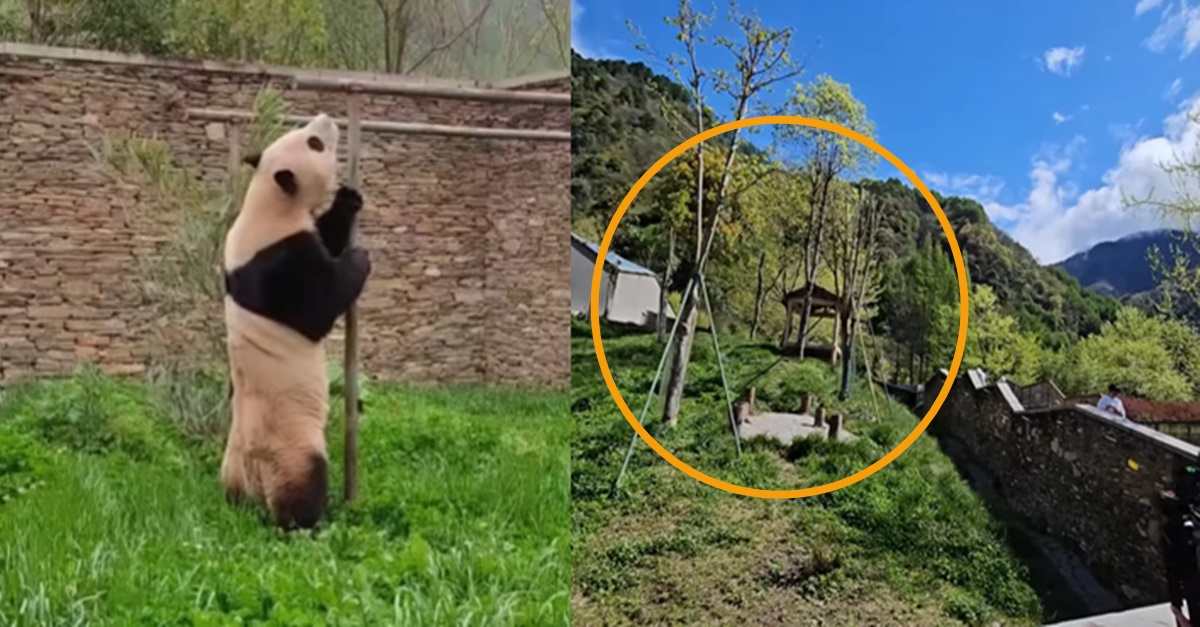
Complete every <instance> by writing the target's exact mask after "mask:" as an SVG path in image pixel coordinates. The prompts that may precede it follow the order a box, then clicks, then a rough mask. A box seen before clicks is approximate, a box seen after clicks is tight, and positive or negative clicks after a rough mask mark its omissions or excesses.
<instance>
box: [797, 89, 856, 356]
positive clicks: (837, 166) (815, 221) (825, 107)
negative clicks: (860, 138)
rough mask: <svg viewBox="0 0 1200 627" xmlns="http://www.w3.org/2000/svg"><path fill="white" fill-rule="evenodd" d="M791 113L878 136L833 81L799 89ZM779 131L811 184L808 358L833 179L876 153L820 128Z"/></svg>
mask: <svg viewBox="0 0 1200 627" xmlns="http://www.w3.org/2000/svg"><path fill="white" fill-rule="evenodd" d="M786 110H787V112H788V113H790V114H792V115H798V116H802V117H806V118H816V119H818V120H824V121H826V122H834V123H836V124H839V125H841V126H843V127H845V128H848V129H851V130H854V131H858V132H859V133H862V134H863V135H866V136H868V137H870V136H872V135H873V134H874V125H873V124H872V123H871V121H870V120H869V119H867V108H866V105H864V104H863V103H861V102H859V101H858V100H857V99H855V98H854V95H853V94H852V93H851V91H850V86H849V85H846V84H844V83H839V82H837V81H835V80H833V79H832V78H830V77H828V76H819V77H817V80H816V81H815V82H814V83H812V84H811V85H797V86H796V90H795V93H794V94H793V95H792V97H791V98H790V99H789V101H788V104H787V109H786ZM775 132H776V137H777V138H778V140H779V142H780V143H781V144H782V145H784V146H786V147H791V148H793V149H798V151H799V155H798V156H799V157H800V158H801V159H803V162H804V164H805V171H806V173H807V175H808V177H809V179H810V183H811V188H810V190H809V202H808V211H809V216H808V225H809V228H808V231H807V232H806V233H805V236H804V278H805V282H806V285H807V288H806V289H807V291H806V293H805V295H804V302H803V305H802V307H801V310H800V340H799V349H800V355H801V356H803V355H804V350H805V348H806V346H807V341H808V326H809V323H810V322H811V318H812V290H813V289H814V288H815V287H816V279H817V272H818V271H819V269H820V263H821V248H822V238H823V237H824V235H825V226H826V225H825V222H826V215H827V213H828V211H829V206H830V204H831V200H832V198H831V193H830V188H831V186H832V184H833V181H834V180H836V179H838V178H839V177H842V176H845V175H849V174H853V173H855V172H856V171H858V170H859V169H860V168H862V167H864V166H866V165H868V164H869V163H871V162H872V161H873V160H874V153H873V152H872V151H871V150H870V149H868V148H867V147H866V146H864V145H862V144H860V143H859V142H857V141H855V140H853V139H850V138H848V137H844V136H842V135H839V134H837V133H832V132H829V131H825V130H822V129H818V128H812V127H807V126H798V125H780V126H779V127H778V128H777V129H776V131H775Z"/></svg>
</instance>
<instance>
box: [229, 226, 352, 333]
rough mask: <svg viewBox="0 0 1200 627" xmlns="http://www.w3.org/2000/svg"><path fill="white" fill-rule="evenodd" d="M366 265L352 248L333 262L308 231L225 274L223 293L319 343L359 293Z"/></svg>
mask: <svg viewBox="0 0 1200 627" xmlns="http://www.w3.org/2000/svg"><path fill="white" fill-rule="evenodd" d="M370 272H371V262H370V258H369V257H368V255H367V252H366V251H365V250H363V249H361V248H352V249H350V250H349V251H348V252H347V254H345V255H343V256H341V257H340V258H334V257H333V256H332V255H330V254H329V251H327V250H326V249H325V247H324V246H323V244H322V242H321V240H320V239H319V237H318V235H317V234H316V233H313V232H302V233H296V234H295V235H292V236H290V237H287V238H285V239H283V240H280V241H279V242H276V243H275V244H273V245H272V246H270V247H268V248H266V249H263V250H262V251H260V252H259V253H258V254H257V255H255V256H254V258H253V259H251V260H250V261H249V262H248V263H246V264H245V265H243V266H242V267H240V268H238V269H236V270H235V271H234V272H232V273H230V274H229V278H228V280H227V284H228V285H229V294H230V296H231V297H232V298H233V300H234V302H236V303H237V304H238V305H240V306H241V307H243V308H245V309H247V310H249V311H252V312H254V313H257V314H259V315H261V316H263V317H265V318H267V319H269V320H272V321H274V322H277V323H279V324H281V325H283V326H285V327H288V328H290V329H292V330H294V331H296V332H298V333H300V334H301V335H303V336H304V337H306V338H308V339H309V340H312V341H313V342H319V341H320V340H322V339H324V338H325V337H326V336H327V335H329V332H330V331H332V330H333V325H334V323H336V322H337V319H338V317H339V316H341V315H342V314H344V313H346V311H347V310H348V309H349V308H350V305H352V304H353V303H354V301H355V300H357V299H358V297H359V295H361V294H362V290H363V287H364V286H365V285H366V281H367V276H368V275H369V274H370Z"/></svg>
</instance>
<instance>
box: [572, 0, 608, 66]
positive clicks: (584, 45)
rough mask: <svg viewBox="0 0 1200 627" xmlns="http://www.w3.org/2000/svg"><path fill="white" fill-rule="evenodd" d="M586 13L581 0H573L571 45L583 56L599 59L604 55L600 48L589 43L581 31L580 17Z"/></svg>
mask: <svg viewBox="0 0 1200 627" xmlns="http://www.w3.org/2000/svg"><path fill="white" fill-rule="evenodd" d="M584 13H586V11H585V10H584V8H583V5H582V4H580V3H579V0H571V47H572V48H574V49H575V52H577V53H579V56H581V57H586V58H588V59H597V58H600V57H601V56H602V55H601V54H600V53H599V51H598V50H596V49H595V48H593V47H592V46H591V44H589V43H588V41H587V38H586V37H584V36H583V34H582V33H580V32H579V25H580V18H582V17H583V14H584Z"/></svg>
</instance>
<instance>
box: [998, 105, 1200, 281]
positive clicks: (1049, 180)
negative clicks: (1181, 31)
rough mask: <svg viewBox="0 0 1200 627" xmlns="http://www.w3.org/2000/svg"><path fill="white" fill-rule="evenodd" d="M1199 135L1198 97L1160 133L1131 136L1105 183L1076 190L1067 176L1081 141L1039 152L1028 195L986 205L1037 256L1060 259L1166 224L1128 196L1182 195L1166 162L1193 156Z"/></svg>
mask: <svg viewBox="0 0 1200 627" xmlns="http://www.w3.org/2000/svg"><path fill="white" fill-rule="evenodd" d="M1198 142H1200V98H1197V97H1192V98H1191V99H1189V100H1188V101H1187V102H1185V103H1183V104H1182V105H1181V106H1180V108H1179V110H1178V111H1177V112H1176V113H1174V114H1172V115H1171V116H1169V117H1168V118H1167V119H1166V120H1165V121H1164V123H1163V132H1162V134H1161V135H1159V136H1156V137H1146V136H1139V137H1136V138H1134V139H1130V140H1128V141H1126V143H1125V145H1124V146H1123V147H1122V148H1121V150H1120V153H1119V155H1118V157H1117V162H1116V165H1114V166H1113V167H1112V168H1110V169H1109V170H1108V171H1107V172H1105V173H1104V176H1103V177H1102V179H1101V181H1102V184H1101V185H1100V186H1098V187H1096V188H1094V189H1089V190H1087V191H1084V192H1083V193H1076V190H1075V189H1074V188H1073V186H1072V185H1071V184H1070V182H1069V180H1064V179H1065V178H1066V177H1068V176H1069V174H1070V171H1071V170H1072V166H1073V165H1075V163H1076V162H1077V161H1078V148H1079V147H1081V146H1082V144H1081V143H1076V144H1075V145H1072V144H1068V145H1067V146H1065V147H1062V148H1058V149H1055V148H1054V147H1051V149H1050V150H1046V151H1043V153H1042V154H1039V155H1038V156H1037V157H1035V158H1034V160H1033V167H1032V169H1031V170H1030V173H1029V178H1030V182H1031V188H1030V191H1029V194H1028V196H1027V197H1026V198H1025V199H1024V200H1022V201H1021V202H1019V203H1016V204H1011V205H1009V204H1000V203H986V204H985V205H984V206H985V208H986V209H987V210H988V213H989V214H990V215H993V216H995V217H996V219H1000V220H1008V221H1010V222H1011V227H1010V228H1008V229H1006V230H1008V231H1009V233H1010V234H1011V235H1012V236H1013V237H1014V238H1015V239H1016V240H1017V241H1019V242H1021V244H1022V245H1024V246H1025V247H1026V248H1028V249H1029V250H1030V252H1032V253H1033V254H1034V256H1035V257H1037V258H1038V260H1039V261H1042V262H1054V261H1059V260H1061V259H1064V258H1066V257H1068V256H1070V255H1071V254H1073V253H1076V252H1078V251H1080V250H1083V249H1085V248H1087V247H1089V246H1093V245H1095V244H1097V243H1100V242H1103V241H1107V240H1112V239H1116V238H1119V237H1123V236H1125V235H1129V234H1131V233H1135V232H1137V231H1142V230H1146V229H1150V228H1156V227H1159V226H1162V225H1163V223H1162V220H1161V219H1160V217H1159V216H1157V215H1155V214H1153V213H1152V212H1150V211H1148V210H1139V209H1129V208H1127V207H1126V206H1125V203H1124V198H1146V197H1153V198H1154V199H1156V200H1170V199H1173V198H1177V197H1178V190H1177V189H1175V188H1174V187H1173V186H1172V181H1171V179H1170V178H1169V177H1168V175H1167V174H1166V173H1165V172H1164V171H1163V170H1162V165H1163V164H1170V163H1178V162H1179V160H1190V159H1192V158H1195V157H1196V156H1197V146H1198ZM1001 216H1008V217H1007V218H1005V217H1001Z"/></svg>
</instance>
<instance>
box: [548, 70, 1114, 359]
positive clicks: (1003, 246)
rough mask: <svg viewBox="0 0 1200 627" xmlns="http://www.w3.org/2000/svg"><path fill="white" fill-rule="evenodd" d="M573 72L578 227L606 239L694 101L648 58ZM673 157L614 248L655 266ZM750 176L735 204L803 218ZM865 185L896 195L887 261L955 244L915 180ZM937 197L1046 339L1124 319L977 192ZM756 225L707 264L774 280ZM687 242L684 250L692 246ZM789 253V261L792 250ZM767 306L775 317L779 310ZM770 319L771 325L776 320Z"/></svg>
mask: <svg viewBox="0 0 1200 627" xmlns="http://www.w3.org/2000/svg"><path fill="white" fill-rule="evenodd" d="M572 76H573V78H572V107H573V108H572V134H573V135H574V138H575V139H574V143H573V146H572V149H573V154H572V157H573V160H572V173H571V176H572V220H573V225H574V226H573V228H574V229H575V230H576V232H578V233H580V234H581V235H583V236H584V237H589V238H597V237H598V236H599V234H600V233H601V232H602V231H603V228H604V226H605V225H606V224H607V222H608V220H609V219H610V218H611V216H612V214H613V212H614V210H615V209H616V208H617V206H618V205H619V204H620V202H621V200H622V198H623V197H624V196H625V194H626V193H627V192H628V190H629V187H630V186H631V185H632V183H633V182H634V181H635V180H636V179H637V178H638V177H639V176H640V175H641V174H642V173H643V172H644V171H645V170H646V169H647V168H648V167H649V166H650V165H652V164H653V163H654V162H655V161H656V160H657V159H658V158H660V157H661V156H662V155H663V154H664V153H666V152H667V151H668V150H669V149H670V148H671V147H673V146H675V145H677V144H678V143H679V142H681V141H683V140H684V139H686V138H687V137H688V136H689V135H690V133H689V132H687V130H686V129H688V128H693V127H694V122H693V121H691V119H690V118H689V116H691V115H693V114H691V113H689V111H690V110H691V109H690V106H691V105H690V103H691V99H690V98H689V95H688V91H687V90H686V89H685V88H684V87H683V86H681V85H679V84H677V83H675V82H674V81H673V80H671V79H669V78H667V77H664V76H661V75H657V74H655V73H654V72H653V71H651V70H650V69H649V68H648V67H646V66H645V65H643V64H641V63H626V62H624V61H617V60H600V61H596V60H589V59H584V58H581V57H579V56H573V58H572ZM679 161H682V160H679ZM742 163H747V164H749V165H748V166H747V169H748V170H754V169H755V167H758V168H760V169H761V168H764V167H769V164H770V160H769V159H768V158H767V157H766V156H765V155H764V154H761V153H759V152H757V151H756V152H755V153H754V154H750V155H747V158H746V159H745V160H744V161H743V162H742ZM675 165H677V167H676V168H674V170H675V171H676V173H674V174H673V173H672V172H671V171H667V170H664V172H663V173H661V174H660V175H658V176H656V177H655V179H654V180H652V181H651V184H650V185H649V186H648V188H647V190H646V191H644V192H642V194H641V195H640V196H639V198H638V200H637V202H635V204H634V206H633V207H631V209H630V211H629V213H627V214H626V216H625V218H624V219H623V220H622V223H621V229H620V230H619V231H618V234H617V237H616V239H615V240H614V247H615V248H616V249H617V250H619V251H620V252H621V254H623V255H626V256H628V257H630V258H632V259H634V260H636V261H637V262H639V263H642V264H644V265H647V266H648V267H651V268H654V269H656V270H662V269H663V268H664V267H665V264H666V260H667V256H668V255H667V252H668V251H667V250H666V249H665V248H664V241H665V240H666V239H667V238H664V237H662V233H663V231H664V226H663V224H662V220H663V218H662V216H663V213H664V212H662V211H659V210H658V207H661V205H662V204H663V203H679V202H682V201H683V198H682V197H681V196H680V194H679V193H676V192H678V189H677V186H672V184H671V177H672V176H675V177H677V178H678V177H679V176H682V175H681V174H679V173H678V171H680V170H687V169H688V168H689V167H690V166H689V165H688V164H686V163H677V164H675ZM714 166H717V167H714V168H710V169H708V170H714V171H719V164H716V163H714ZM688 176H691V175H688ZM743 178H744V179H745V180H746V186H747V187H750V188H751V191H748V192H747V193H746V194H745V195H744V196H743V199H744V201H743V202H740V203H739V204H738V206H737V207H734V208H733V210H734V212H735V214H736V215H738V216H739V217H740V218H743V219H745V221H747V222H751V223H754V222H757V221H764V220H765V221H767V222H769V223H770V224H769V225H768V226H766V227H765V228H766V229H775V228H778V229H782V230H784V231H787V230H789V228H790V229H792V230H795V228H796V225H795V224H788V222H787V219H788V218H787V217H786V216H779V215H774V214H773V213H772V211H775V212H779V211H782V209H779V208H764V207H762V206H758V207H754V206H751V204H752V200H758V201H761V202H764V203H775V204H776V205H779V204H782V203H785V202H787V201H788V199H789V196H788V195H787V194H786V193H785V192H784V191H782V190H780V189H778V188H779V187H780V186H783V185H787V183H780V182H779V177H763V178H761V179H759V178H758V177H757V176H756V175H753V174H751V175H746V176H744V177H743ZM797 184H799V185H803V183H797ZM863 187H864V188H865V189H866V190H868V191H870V192H874V194H875V195H876V196H878V197H879V198H881V199H882V200H883V202H884V203H885V204H886V205H887V211H886V216H885V218H884V219H885V221H886V223H887V224H886V228H884V229H882V233H881V238H882V240H883V241H884V244H883V245H884V246H885V247H886V248H887V249H888V250H887V255H886V256H887V257H888V258H889V259H891V260H898V259H901V258H905V257H906V256H911V255H913V254H915V252H916V251H917V250H918V248H919V247H920V246H921V245H922V244H923V243H924V242H925V241H926V240H932V241H934V242H937V243H939V244H940V245H942V246H946V240H945V236H944V235H943V233H942V229H941V226H940V224H939V223H938V221H937V218H936V216H935V215H934V213H933V211H932V210H931V209H930V208H929V207H928V206H927V203H926V202H925V200H924V199H923V198H922V197H921V195H920V193H919V192H917V191H916V190H915V189H914V188H912V187H911V186H909V185H908V184H906V183H905V182H901V181H899V180H897V179H889V180H887V181H865V183H864V186H863ZM935 195H937V192H936V191H935ZM752 197H754V198H752ZM937 197H938V200H939V203H940V204H941V205H942V207H943V209H944V210H945V212H946V215H947V217H948V219H949V220H950V223H951V225H952V226H953V228H954V230H955V234H956V236H957V238H958V242H959V245H960V246H961V247H962V251H963V253H964V256H965V258H966V261H967V266H968V269H969V273H970V276H971V277H972V279H973V280H974V281H975V282H977V283H978V284H980V285H986V286H989V287H991V288H992V290H993V291H994V292H995V295H996V300H997V302H998V303H999V305H1000V307H1001V309H1002V310H1003V311H1004V312H1005V313H1008V314H1010V315H1012V316H1013V317H1014V318H1015V319H1016V320H1017V321H1018V323H1019V326H1020V328H1021V329H1022V330H1023V331H1025V332H1027V333H1030V334H1032V335H1034V336H1036V337H1037V338H1038V339H1039V340H1040V341H1041V343H1042V344H1044V345H1045V346H1047V347H1052V348H1057V347H1061V346H1063V345H1065V344H1067V343H1069V342H1070V341H1071V340H1073V339H1075V338H1078V337H1080V336H1086V335H1089V334H1093V333H1096V332H1098V331H1099V330H1100V328H1101V325H1102V324H1103V323H1104V322H1105V321H1109V320H1112V319H1113V318H1114V316H1115V315H1116V311H1117V307H1118V303H1117V301H1116V300H1114V299H1112V298H1108V297H1104V296H1099V295H1096V294H1094V293H1092V292H1089V291H1087V290H1085V289H1083V288H1081V287H1080V284H1079V282H1078V281H1076V280H1075V279H1073V278H1071V276H1070V275H1069V274H1068V273H1067V272H1065V271H1064V270H1062V269H1059V268H1047V267H1043V266H1041V265H1040V264H1038V263H1037V261H1036V260H1035V259H1034V258H1033V256H1032V255H1031V254H1030V253H1029V252H1028V251H1027V250H1025V249H1024V248H1023V247H1022V246H1020V245H1019V244H1017V243H1016V242H1015V241H1013V240H1012V239H1011V238H1010V237H1009V236H1008V235H1006V234H1005V233H1003V232H1002V231H1000V230H999V229H998V228H996V227H995V226H994V225H992V224H991V223H990V222H989V221H988V218H987V214H986V213H985V211H984V209H983V207H982V206H980V204H979V203H978V202H976V201H975V200H972V199H970V198H961V197H954V196H951V197H942V196H940V195H937ZM655 203H659V204H658V205H656V204H655ZM799 212H800V207H794V208H793V209H792V213H799ZM753 230H754V226H746V225H745V224H734V223H732V222H731V224H730V225H729V226H728V227H727V229H726V231H725V233H726V234H728V235H736V237H731V238H730V239H728V240H726V241H724V242H719V243H718V246H720V245H721V243H724V244H726V246H725V248H724V249H723V253H724V254H721V253H717V256H718V257H719V258H721V259H723V262H714V264H713V266H712V267H710V269H709V270H710V272H711V273H713V274H714V275H716V276H718V277H720V279H719V280H722V281H723V282H724V283H725V284H726V285H735V284H741V285H752V284H759V283H764V282H766V283H770V282H772V281H771V279H772V277H771V276H769V275H770V274H771V273H769V272H768V273H767V274H768V276H767V277H766V280H765V281H764V280H763V279H764V278H763V277H760V276H758V275H759V274H762V270H763V268H764V267H766V266H770V265H771V264H770V262H769V261H768V260H767V259H766V257H764V256H763V255H761V254H760V255H757V256H756V255H750V256H749V258H742V256H741V255H738V254H734V252H733V250H732V247H734V246H737V247H740V248H745V247H749V246H764V245H766V244H767V243H768V240H769V239H770V238H767V239H763V238H757V239H755V238H752V237H750V235H751V231H753ZM784 239H786V237H785V238H784ZM775 241H776V242H780V241H782V240H775ZM783 244H785V245H786V242H783ZM680 247H681V248H686V247H685V246H683V245H682V244H681V245H680ZM947 250H948V247H947ZM743 252H744V251H743ZM764 252H765V253H766V255H767V256H779V255H782V256H784V257H786V256H787V255H788V252H787V251H786V250H774V251H764ZM676 255H677V256H679V257H682V258H681V259H680V262H679V263H678V264H677V265H678V267H677V268H675V270H676V272H675V273H674V276H673V282H674V283H675V284H676V287H679V283H680V280H681V278H682V279H686V277H687V276H688V274H689V273H690V265H689V264H688V257H687V252H686V251H682V250H677V251H676ZM783 263H784V265H786V260H784V262H783ZM717 266H720V267H717ZM780 272H781V276H780V277H779V279H778V280H775V281H774V289H773V290H758V291H760V292H762V291H774V292H776V293H782V291H786V289H791V288H795V287H798V285H797V284H796V282H795V279H797V278H800V277H798V276H791V277H789V276H788V274H789V273H788V272H787V271H783V270H781V271H780ZM795 274H797V275H798V273H795ZM716 280H718V279H714V281H716ZM757 298H758V299H759V300H764V299H765V300H766V302H767V303H772V302H774V301H775V300H777V298H765V295H763V294H759V295H758V296H757ZM728 304H729V306H730V307H732V308H734V309H736V308H737V307H738V304H737V303H728ZM769 307H770V305H769V304H768V305H767V308H768V309H769ZM760 308H761V305H760ZM763 315H767V316H769V315H770V312H769V311H767V312H764V314H763ZM735 317H736V316H735ZM767 325H768V326H770V321H767Z"/></svg>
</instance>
